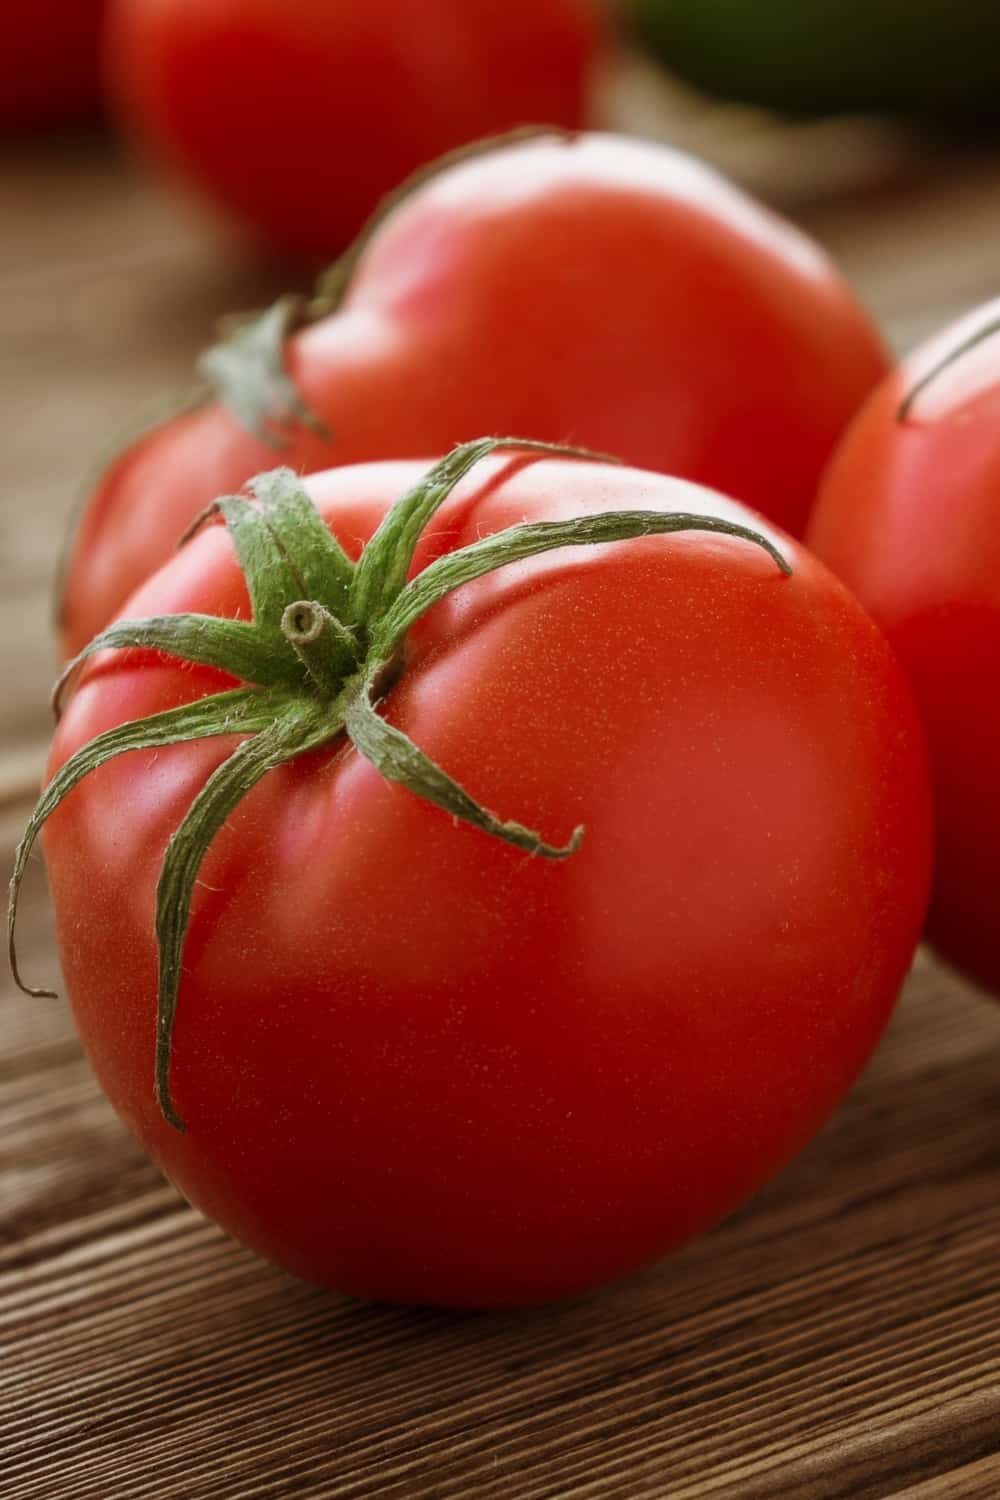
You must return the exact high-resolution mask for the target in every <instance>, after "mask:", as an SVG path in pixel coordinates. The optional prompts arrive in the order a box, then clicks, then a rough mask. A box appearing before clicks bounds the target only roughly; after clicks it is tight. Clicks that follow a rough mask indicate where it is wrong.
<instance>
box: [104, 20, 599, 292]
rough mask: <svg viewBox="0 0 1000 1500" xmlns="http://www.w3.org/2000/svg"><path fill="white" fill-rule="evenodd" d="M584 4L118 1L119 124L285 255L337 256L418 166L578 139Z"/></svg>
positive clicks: (591, 42)
mask: <svg viewBox="0 0 1000 1500" xmlns="http://www.w3.org/2000/svg"><path fill="white" fill-rule="evenodd" d="M602 31H603V28H602V27H601V25H600V24H599V19H598V13H597V9H596V7H595V5H594V4H593V3H592V0H502V3H497V0H478V3H475V0H474V3H470V0H407V3H406V5H405V6H404V5H401V4H400V0H338V3H336V4H331V3H330V0H224V3H222V4H220V3H218V0H214V3H212V4H205V0H111V11H110V16H109V23H108V44H107V75H108V83H109V88H110V90H111V93H112V96H113V97H114V98H115V99H116V100H117V104H118V111H119V114H120V117H121V119H122V122H123V124H124V125H125V126H126V127H127V128H128V129H130V130H131V131H133V132H134V133H135V134H136V135H138V136H139V137H140V139H142V140H144V141H145V142H146V143H147V144H148V145H149V146H150V147H151V148H152V149H153V150H154V151H156V152H157V154H159V155H160V156H162V157H164V158H165V159H166V160H167V161H168V162H170V163H171V164H172V165H173V166H174V167H175V169H176V170H177V171H178V172H179V173H180V174H181V175H182V176H183V177H184V178H186V179H187V180H188V181H189V182H190V183H191V184H192V185H193V186H195V187H197V188H199V189H200V190H201V192H202V193H203V194H204V195H205V196H206V197H208V198H209V199H212V200H214V201H215V202H216V203H217V204H219V205H221V206H222V207H224V208H225V209H227V210H228V211H229V212H230V213H231V214H232V215H233V216H234V217H236V218H237V219H238V220H241V221H242V222H243V224H244V225H245V226H246V227H247V228H250V229H252V230H253V231H255V232H256V234H257V235H258V237H260V238H262V239H263V240H265V241H266V242H267V243H269V244H270V245H271V246H273V247H275V248H277V249H278V250H281V251H284V252H287V253H291V254H293V255H296V256H301V257H304V258H305V259H306V260H308V261H313V262H316V263H319V262H322V261H323V260H327V259H329V258H330V257H331V256H333V255H336V254H337V253H338V252H339V251H341V250H343V249H344V248H345V246H346V245H348V244H349V243H350V241H351V240H352V239H353V237H354V235H355V234H357V233H358V231H359V230H360V229H361V227H362V225H363V224H364V222H365V220H366V219H367V217H368V215H369V214H370V213H372V212H373V210H374V209H375V208H376V207H377V205H378V203H379V201H380V200H381V199H382V197H383V196H384V195H385V194H386V193H389V192H391V191H392V190H393V189H394V188H396V187H397V186H398V185H399V183H400V182H402V181H403V180H404V178H406V177H408V176H409V175H410V174H411V173H412V172H414V171H416V169H417V168H418V167H421V166H422V165H423V164H424V163H425V162H427V161H430V160H432V159H433V158H434V157H437V156H441V155H443V154H444V153H445V152H446V151H453V150H455V149H456V148H457V147H461V146H464V145H467V144H468V143H469V142H470V141H474V140H477V139H478V138H479V137H481V136H488V135H497V134H500V133H502V132H505V131H508V130H511V129H514V128H515V127H517V126H520V125H526V124H527V125H542V124H550V125H557V126H563V127H565V128H566V129H568V130H574V129H579V128H581V127H582V126H583V125H584V124H585V123H586V118H587V114H588V96H589V92H590V85H591V83H592V82H593V76H592V75H593V73H594V70H595V66H596V63H597V61H598V58H599V56H600V55H601V53H602V52H603V35H602Z"/></svg>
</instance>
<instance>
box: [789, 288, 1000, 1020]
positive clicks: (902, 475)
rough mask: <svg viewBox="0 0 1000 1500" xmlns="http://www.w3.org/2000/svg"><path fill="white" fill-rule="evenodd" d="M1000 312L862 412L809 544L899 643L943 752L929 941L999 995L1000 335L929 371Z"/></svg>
mask: <svg viewBox="0 0 1000 1500" xmlns="http://www.w3.org/2000/svg"><path fill="white" fill-rule="evenodd" d="M998 318H1000V299H997V300H996V301H994V302H992V303H989V304H987V305H986V306H984V307H982V308H979V309H978V310H977V311H975V312H973V313H971V314H969V315H968V316H967V317H965V318H962V319H961V320H960V321H959V322H957V323H955V324H954V325H952V326H951V327H950V328H948V329H947V330H946V331H945V332H943V333H942V334H940V335H939V336H938V337H937V338H935V339H933V340H932V341H931V342H930V343H928V344H926V345H924V346H923V347H922V348H921V349H919V350H918V351H917V352H916V353H915V354H913V356H912V357H911V358H910V359H908V360H907V361H906V362H905V364H903V365H902V366H901V368H900V369H899V370H898V371H897V372H896V373H895V374H893V375H892V376H891V377H890V378H889V379H888V380H886V382H885V383H884V384H883V385H882V386H881V387H880V388H879V390H878V391H877V392H876V394H875V395H874V396H873V397H872V398H871V400H870V402H869V403H868V405H867V406H866V407H865V408H864V409H863V411H862V412H861V413H860V414H859V416H858V418H857V420H856V422H855V423H854V424H853V426H852V427H851V429H850V430H849V432H848V434H847V436H846V437H845V439H844V442H843V445H842V446H841V447H840V449H839V450H838V452H837V454H836V457H835V458H834V461H833V462H832V464H831V466H830V469H829V472H828V473H827V475H826V477H825V479H824V482H823V486H822V489H821V491H820V495H819V499H818V501H817V507H816V512H815V516H814V519H813V524H812V527H811V529H810V534H809V541H810V544H811V545H812V546H813V547H814V548H815V550H816V551H817V552H818V554H819V555H820V556H821V557H822V558H823V559H824V560H825V561H826V562H827V563H828V564H829V566H830V567H832V568H833V569H834V570H835V571H836V572H837V573H839V574H840V576H841V577H842V578H843V579H844V580H845V582H846V583H847V584H848V585H849V586H850V587H851V588H852V589H853V590H854V592H855V593H856V594H857V596H858V598H859V599H860V600H861V602H862V603H863V604H864V605H865V607H866V608H867V609H868V610H869V611H870V612H871V614H872V615H873V616H874V618H875V619H876V620H877V622H878V623H879V625H881V627H882V629H883V630H884V631H885V633H886V634H887V635H888V637H889V639H890V640H891V641H892V643H893V646H894V647H895V649H896V652H897V653H898V655H899V657H900V660H901V661H902V663H903V665H904V667H905V668H906V671H907V673H908V674H909V677H910V681H911V683H912V685H913V689H914V692H915V694H916V697H917V701H918V704H919V706H920V710H921V714H922V717H923V721H924V726H925V729H926V732H927V739H928V744H929V747H930V752H931V762H932V769H933V781H934V799H935V807H936V819H937V861H936V868H935V876H934V890H933V896H932V900H931V909H930V916H929V920H928V936H929V937H930V939H931V941H932V942H933V943H934V944H935V945H936V947H937V948H938V949H939V950H940V952H941V953H942V954H943V956H944V957H945V958H947V959H949V960H950V961H951V962H952V963H954V964H956V965H957V966H958V967H959V968H961V969H963V970H964V971H965V972H967V973H968V974H970V975H971V976H972V977H974V978H975V979H977V980H979V982H980V983H981V984H984V985H986V986H987V987H988V988H990V989H992V990H997V991H1000V931H998V926H997V904H998V900H1000V803H998V800H997V791H996V787H997V745H998V744H1000V696H998V694H997V689H996V684H997V682H998V680H1000V525H998V517H1000V438H998V435H997V434H998V432H1000V335H997V334H994V335H993V336H992V337H991V338H988V339H986V340H984V341H983V342H982V343H980V344H979V345H978V347H977V348H975V349H972V350H970V351H969V352H968V353H965V354H964V355H957V357H956V358H955V360H954V363H952V364H950V365H949V366H948V367H947V368H946V369H942V370H941V371H940V372H939V373H938V374H937V375H936V376H935V378H934V379H933V380H932V381H931V382H930V383H929V384H928V385H927V387H926V388H925V389H924V390H923V392H922V393H920V394H918V395H917V398H916V400H915V402H914V405H913V407H912V410H911V411H910V413H909V415H908V417H907V419H906V420H905V421H903V422H901V421H899V420H898V412H899V408H900V404H901V403H902V402H903V400H904V399H905V398H906V397H907V395H908V394H909V393H910V392H911V391H912V390H913V388H914V386H915V385H916V383H917V381H919V380H920V379H921V378H922V377H923V376H924V375H926V374H928V373H929V372H930V371H931V370H932V369H933V368H934V367H935V365H936V364H937V363H938V362H939V361H941V360H943V359H945V358H946V357H947V356H948V355H949V354H952V353H955V352H956V351H957V350H958V348H959V345H960V344H962V343H963V342H964V341H965V339H967V338H970V337H972V336H973V335H974V334H975V333H976V332H977V331H978V330H981V329H985V328H986V327H987V325H989V324H990V323H993V322H996V320H997V319H998Z"/></svg>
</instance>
